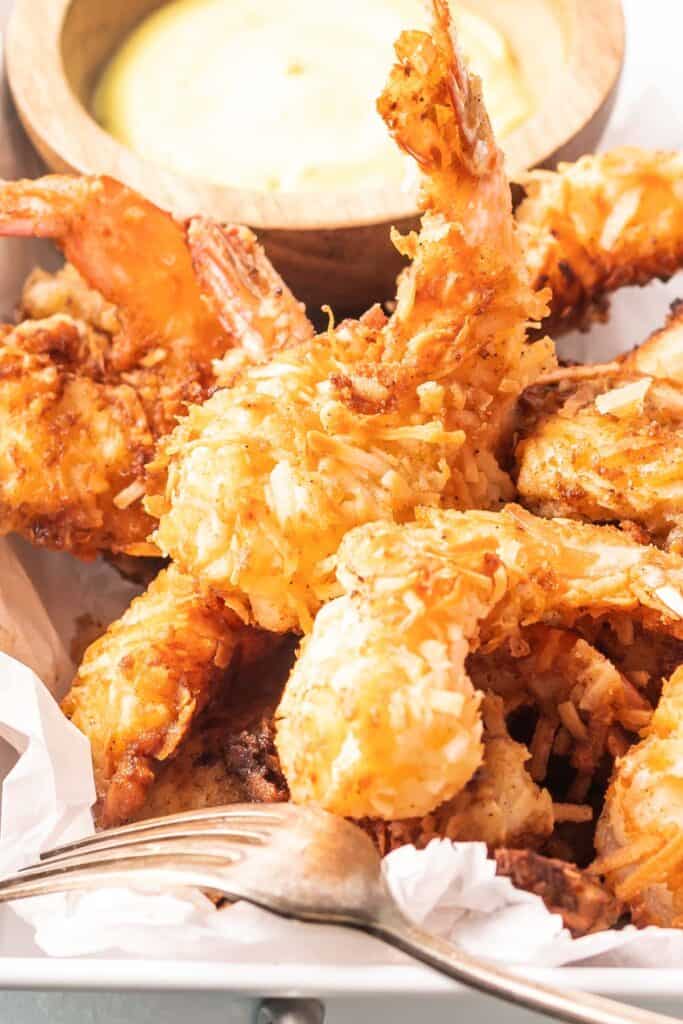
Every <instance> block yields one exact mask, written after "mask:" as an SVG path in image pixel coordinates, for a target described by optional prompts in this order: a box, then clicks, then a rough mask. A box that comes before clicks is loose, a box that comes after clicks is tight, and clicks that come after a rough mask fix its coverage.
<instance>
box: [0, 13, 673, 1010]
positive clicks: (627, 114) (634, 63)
mask: <svg viewBox="0 0 683 1024" xmlns="http://www.w3.org/2000/svg"><path fill="white" fill-rule="evenodd" d="M11 2H12V0H0V14H4V15H6V13H7V11H8V10H9V9H10V8H11ZM110 2H116V0H110ZM323 2H328V3H337V2H341V0H323ZM368 2H371V0H368ZM508 2H509V3H515V2H516V0H508ZM624 7H625V10H626V17H627V29H628V40H627V59H626V66H625V70H624V75H623V79H622V85H621V91H620V94H619V98H618V101H617V105H616V108H615V111H614V115H613V120H612V126H611V127H610V128H609V129H608V133H607V136H606V139H605V144H609V141H610V137H613V138H618V139H621V138H623V126H624V125H627V126H628V127H629V129H631V127H632V129H633V133H634V134H633V140H632V141H634V142H638V141H641V139H642V137H643V136H642V135H641V132H644V137H645V138H647V141H648V142H649V143H650V144H653V145H655V144H656V145H659V146H662V147H667V148H683V131H682V129H681V125H682V124H683V59H682V58H681V40H683V0H624ZM649 95H651V96H652V102H651V103H647V104H643V102H642V101H643V97H645V98H647V97H648V96H649ZM635 108H637V109H638V111H639V116H638V117H637V118H636V119H634V118H633V110H634V109H635ZM643 121H646V122H647V123H646V124H644V123H643ZM6 144H7V140H4V139H3V140H1V141H0V174H2V173H7V171H5V169H4V168H3V164H4V163H5V161H4V159H3V151H4V152H5V153H6V152H7V149H6ZM680 293H681V295H683V281H681V282H680ZM674 294H675V284H674V285H671V284H670V285H669V286H668V287H666V288H664V287H662V286H655V288H654V289H653V294H652V296H651V297H649V299H648V301H651V302H652V307H653V310H654V311H655V319H654V320H653V324H652V326H653V327H654V326H656V318H657V317H658V318H660V319H661V317H662V316H663V314H664V311H665V309H666V305H667V303H668V301H669V300H670V298H672V297H673V295H674ZM638 300H639V297H638V296H637V295H635V294H630V295H623V296H620V297H619V301H618V303H617V306H616V310H615V315H616V316H617V317H618V318H619V323H620V326H622V327H623V330H624V332H625V337H626V339H627V340H629V341H633V342H637V341H639V340H641V339H639V338H637V337H635V338H629V334H628V326H629V308H630V307H631V304H632V303H633V302H636V301H638ZM150 953H151V954H153V951H152V950H151V951H150ZM681 991H682V997H681V999H680V1000H679V1001H677V1002H676V1005H671V1004H669V1005H668V1006H667V1010H668V1011H669V1012H676V1010H678V1012H679V1013H680V1015H681V1016H682V1017H683V980H682V982H681ZM255 1008H256V1004H253V1003H251V1004H249V1003H247V1002H246V1001H244V1000H231V999H229V998H226V996H225V995H222V994H212V993H204V994H200V993H188V994H182V993H181V994H178V993H176V994H169V995H155V994H141V993H137V994H136V993H99V994H90V993H60V992H52V993H37V992H24V993H19V992H0V1024H4V1022H16V1024H47V1022H50V1024H157V1022H159V1021H161V1022H163V1024H187V1022H188V1021H189V1022H192V1024H218V1022H225V1024H228V1022H230V1024H236V1022H237V1021H240V1022H242V1021H246V1020H249V1019H250V1018H251V1016H252V1013H253V1012H254V1011H255ZM456 1014H457V1016H458V1017H459V1018H460V1020H461V1021H476V1022H478V1024H488V1022H492V1021H500V1020H505V1021H506V1022H509V1024H516V1022H519V1024H521V1022H522V1021H525V1022H526V1021H531V1020H538V1019H539V1018H537V1017H534V1018H532V1017H531V1016H528V1015H526V1014H524V1013H522V1012H521V1011H517V1010H513V1009H509V1008H507V1007H506V1008H501V1007H500V1006H499V1005H498V1004H494V1003H492V1002H488V1001H484V1000H483V999H482V1000H480V999H479V998H478V997H475V996H472V997H467V998H466V999H465V1000H464V1001H461V1000H460V999H458V1002H457V1004H456V1003H455V1002H454V1001H451V1000H448V999H447V998H444V997H439V998H435V999H432V1000H425V999H424V997H423V998H422V999H420V1000H419V1001H417V1000H411V999H406V998H405V997H402V998H401V999H400V1000H398V999H396V1000H394V999H392V1000H388V999H382V1000H374V999H366V1000H339V1001H336V1002H335V1001H330V1002H329V1003H328V1015H327V1020H328V1021H329V1022H331V1024H343V1022H349V1021H373V1022H374V1021H377V1022H378V1024H385V1022H386V1024H389V1022H391V1024H404V1022H408V1021H416V1020H420V1021H421V1022H422V1024H430V1022H431V1021H446V1020H449V1019H451V1018H452V1017H454V1016H455V1015H456ZM292 1024H293V1022H292Z"/></svg>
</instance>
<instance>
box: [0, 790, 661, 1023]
mask: <svg viewBox="0 0 683 1024" xmlns="http://www.w3.org/2000/svg"><path fill="white" fill-rule="evenodd" d="M122 883H123V884H124V885H125V884H135V885H136V886H143V887H152V888H154V889H159V888H160V887H165V886H199V887H201V888H202V889H209V890H213V891H216V892H218V893H221V894H222V895H224V896H225V897H227V898H228V899H230V900H237V899H243V900H247V901H249V902H250V903H254V904H256V905H257V906H259V907H264V908H265V909H266V910H270V911H273V912H274V913H276V914H280V915H282V916H284V917H294V918H298V919H299V920H302V921H314V922H317V923H324V924H336V925H343V926H346V927H349V928H357V929H359V930H360V931H364V932H368V933H369V934H370V935H374V936H376V937H377V938H380V939H383V940H384V941H385V942H387V943H389V945H391V946H394V947H396V948H397V949H400V950H402V951H403V952H404V953H408V954H410V955H411V956H413V957H415V958H416V959H417V960H421V961H422V962H423V963H425V964H428V965H429V966H430V967H433V968H435V969H436V970H437V971H441V973H442V974H447V975H448V976H449V977H451V978H455V979H456V980H457V981H460V982H462V983H464V984H465V985H470V986H472V987H473V988H476V989H479V990H480V991H482V992H485V993H487V994H488V995H492V996H498V997H499V998H501V999H504V1000H507V1001H509V1002H512V1003H517V1004H519V1005H521V1006H525V1007H527V1008H529V1009H532V1010H537V1011H539V1012H542V1013H546V1014H549V1015H550V1016H552V1017H556V1018H559V1019H560V1020H566V1021H572V1022H582V1024H629V1022H630V1024H664V1022H667V1024H671V1022H672V1018H670V1017H664V1016H662V1015H660V1014H656V1013H651V1012H649V1011H647V1010H641V1009H638V1008H635V1007H631V1006H627V1005H623V1004H621V1003H616V1002H613V1001H612V1000H609V999H604V998H602V997H600V996H595V995H591V994H589V993H585V992H573V991H566V990H560V989H557V988H552V987H550V986H549V985H541V984H538V983H537V982H535V981H531V980H529V979H528V978H524V977H523V976H522V975H521V974H516V973H513V972H511V971H507V970H505V969H503V968H501V967H498V966H496V965H494V964H491V963H488V962H486V961H484V960H479V959H477V958H475V957H472V956H469V955H468V954H466V953H464V952H463V951H462V950H460V949H459V948H458V947H457V946H454V945H452V944H451V943H449V942H446V941H444V940H443V939H439V938H436V937H435V936H433V935H430V934H429V933H428V932H425V931H423V930H422V929H421V928H418V927H416V926H415V925H414V924H412V923H411V922H410V921H409V920H407V918H406V917H405V916H404V915H403V914H402V912H401V911H400V910H399V908H398V906H397V904H396V903H395V901H394V899H393V897H392V896H391V894H390V892H389V890H388V888H387V885H386V882H385V881H384V878H383V875H382V870H381V866H380V858H379V856H378V854H377V852H376V850H375V848H374V846H373V845H372V843H371V841H370V839H369V838H368V837H367V836H366V835H365V833H364V832H362V831H361V829H359V828H357V827H356V826H355V825H351V824H350V823H349V822H347V821H345V820H344V819H343V818H337V817H335V816H333V815H331V814H327V813H326V812H324V811H319V810H316V809H313V808H308V807H297V806H294V805H293V804H274V805H269V806H264V805H257V804H234V805H231V806H228V807H218V808H210V809H207V810H202V811H189V812H186V813H185V814H177V815H173V816H171V817H168V818H156V819H153V820H150V821H145V822H140V823H137V824H133V825H125V826H123V827H122V828H117V829H111V830H109V831H107V832H100V833H99V834H98V835H95V836H91V837H89V838H87V839H83V840H81V841H80V842H77V843H71V844H70V845H68V846H62V847H59V848H58V849H55V850H51V851H49V852H48V853H46V854H43V857H42V858H41V863H40V864H36V865H32V866H31V867H28V868H25V869H24V870H23V871H20V872H19V873H18V874H16V875H14V876H12V877H11V878H5V879H4V880H2V881H0V902H7V901H8V900H16V899H22V898H24V897H29V896H41V895H45V894H47V893H55V892H66V891H68V890H74V889H94V888H100V887H101V886H103V885H119V884H122Z"/></svg>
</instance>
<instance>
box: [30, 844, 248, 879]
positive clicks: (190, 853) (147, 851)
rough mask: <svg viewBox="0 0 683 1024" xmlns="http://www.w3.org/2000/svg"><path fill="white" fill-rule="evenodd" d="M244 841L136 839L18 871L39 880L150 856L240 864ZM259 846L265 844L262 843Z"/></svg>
mask: <svg viewBox="0 0 683 1024" xmlns="http://www.w3.org/2000/svg"><path fill="white" fill-rule="evenodd" d="M245 845H248V844H245V843H244V842H243V841H239V840H238V841H234V840H232V839H223V838H222V837H220V838H219V837H217V836H191V837H188V836H184V837H183V836H171V837H168V838H165V839H160V840H157V839H156V838H154V839H152V840H147V841H145V840H142V839H139V840H136V841H135V842H134V843H133V844H128V843H126V844H125V845H123V844H122V845H120V846H118V847H111V848H107V849H105V850H104V851H102V850H100V848H99V847H95V848H94V849H91V850H85V851H73V852H72V853H65V854H62V855H61V856H60V857H55V858H54V859H51V860H46V861H39V862H38V863H36V864H30V865H29V866H28V867H26V868H23V869H21V870H20V871H19V872H17V875H16V877H17V878H27V877H31V878H38V877H42V876H47V875H56V874H59V872H60V871H71V870H74V869H75V868H79V867H85V866H86V865H89V864H103V865H104V864H113V863H116V862H119V861H123V860H144V859H145V858H147V857H150V856H161V855H163V856H164V857H167V858H169V857H171V856H173V857H175V858H188V857H213V858H216V859H218V860H220V861H221V863H223V864H224V865H225V864H236V863H237V862H238V861H240V860H242V859H243V857H244V852H245V851H244V849H242V847H244V846H245ZM259 845H261V843H260V841H259Z"/></svg>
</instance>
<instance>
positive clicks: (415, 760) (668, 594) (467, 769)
mask: <svg viewBox="0 0 683 1024" xmlns="http://www.w3.org/2000/svg"><path fill="white" fill-rule="evenodd" d="M337 572H338V577H339V582H340V584H341V586H342V587H343V590H344V594H343V596H341V597H339V598H338V599H336V600H334V601H332V602H330V603H329V604H327V605H326V606H325V607H324V608H323V609H322V610H321V611H320V612H319V613H318V616H317V618H316V621H315V625H314V628H313V631H312V633H311V635H310V637H309V638H308V639H305V640H304V642H303V645H302V649H301V653H300V656H299V659H298V661H297V663H296V665H295V667H294V669H293V672H292V675H291V676H290V679H289V682H288V684H287V687H286V689H285V693H284V696H283V699H282V701H281V703H280V706H279V709H278V724H277V747H278V751H279V754H280V758H281V761H282V766H283V769H284V772H285V776H286V778H287V782H288V785H289V788H290V791H291V794H292V798H293V799H294V800H295V801H297V802H301V803H314V804H318V805H321V806H323V807H326V808H327V809H328V810H331V811H334V812H336V813H339V814H344V815H350V816H354V817H365V816H369V817H380V818H387V819H391V818H404V817H413V816H421V815H424V814H427V813H429V812H430V811H431V810H433V809H434V808H435V807H436V806H438V805H439V804H440V803H443V802H444V801H446V800H450V799H452V798H453V797H454V796H455V795H457V794H458V793H459V792H460V791H461V790H462V789H463V788H464V786H465V785H466V783H467V782H468V780H469V779H470V778H471V776H472V774H473V772H474V771H475V769H476V768H477V767H478V766H479V764H480V763H481V758H482V745H481V721H480V716H479V704H480V694H479V693H478V692H477V691H476V690H475V687H474V685H473V682H472V679H471V678H470V676H469V675H468V673H467V671H466V667H465V659H466V657H467V655H468V654H469V653H470V652H471V651H476V650H480V651H482V652H486V651H491V650H495V649H496V648H498V647H500V646H502V645H503V644H504V643H510V642H514V641H515V640H516V639H519V637H520V634H521V631H522V628H523V626H529V625H531V624H533V623H537V622H538V623H545V624H552V625H555V626H563V627H571V626H573V625H574V624H575V623H577V622H578V621H579V620H581V619H582V617H584V618H588V619H598V618H601V617H603V618H604V617H606V616H610V617H615V618H616V619H619V618H620V617H621V618H623V617H625V616H628V617H630V618H634V619H636V620H637V621H640V622H641V623H642V624H643V626H644V627H645V628H647V629H649V630H654V631H661V632H664V633H668V634H671V635H673V636H676V637H682V636H683V621H682V620H681V618H680V614H679V610H678V609H679V607H680V603H681V592H682V588H683V560H681V559H680V558H678V557H677V556H675V555H672V554H668V553H665V552H662V551H659V550H658V549H656V548H650V547H645V546H643V545H640V544H637V543H636V542H634V541H633V540H631V539H630V538H629V537H628V536H626V535H624V534H623V533H621V532H620V531H619V530H617V529H614V528H612V527H597V526H592V525H591V526H589V525H584V524H580V523H574V522H571V521H569V520H544V519H538V518H536V517H535V516H533V515H531V514H530V513H528V512H525V511H524V510H522V509H521V508H519V507H517V506H510V507H508V508H506V509H505V510H504V511H502V512H500V513H495V512H464V513H458V512H454V511H438V510H435V509H427V510H424V511H421V512H420V514H419V516H418V519H417V522H416V523H414V524H412V525H411V524H406V525H397V524H392V523H371V524H368V525H366V526H362V527H358V528H357V529H356V530H354V531H352V532H351V533H349V534H348V535H347V536H346V537H345V538H344V541H343V543H342V546H341V549H340V552H339V557H338V569H337Z"/></svg>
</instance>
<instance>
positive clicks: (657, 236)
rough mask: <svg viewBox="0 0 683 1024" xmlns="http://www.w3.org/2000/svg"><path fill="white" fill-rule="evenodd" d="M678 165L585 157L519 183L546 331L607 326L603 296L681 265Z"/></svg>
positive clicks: (666, 159)
mask: <svg viewBox="0 0 683 1024" xmlns="http://www.w3.org/2000/svg"><path fill="white" fill-rule="evenodd" d="M682 181H683V157H682V156H681V155H680V154H679V153H657V152H651V151H644V150H639V149H633V148H623V149H617V150H614V151H613V152H610V153H604V154H600V155H598V156H585V157H582V158H581V159H580V160H578V161H577V162H576V163H574V164H560V165H559V168H558V171H557V172H552V171H534V172H532V173H531V174H529V175H528V176H527V177H526V178H525V179H524V181H523V184H524V187H525V189H526V192H527V198H526V199H525V200H524V201H523V202H522V203H521V205H520V206H519V208H518V209H517V224H518V226H519V229H520V231H521V233H522V237H523V238H524V239H525V244H526V253H527V263H528V266H529V269H530V271H531V274H532V279H533V281H534V283H535V284H536V286H537V287H545V286H546V285H548V286H550V288H551V290H552V305H551V313H550V316H549V317H548V318H547V319H546V320H545V321H544V324H543V327H544V330H549V331H551V332H552V333H558V332H559V331H561V330H565V329H567V328H570V327H580V328H582V329H584V330H585V329H587V328H588V326H589V325H590V324H591V322H593V321H594V320H604V319H605V318H606V314H607V296H608V295H609V293H610V292H612V291H614V290H615V289H617V288H621V287H623V286H624V285H642V284H646V283H647V282H648V281H651V280H652V279H653V278H665V279H666V278H668V277H670V276H671V275H672V274H674V273H675V272H676V271H677V270H679V269H680V267H681V266H682V265H683V187H682V185H681V182H682Z"/></svg>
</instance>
